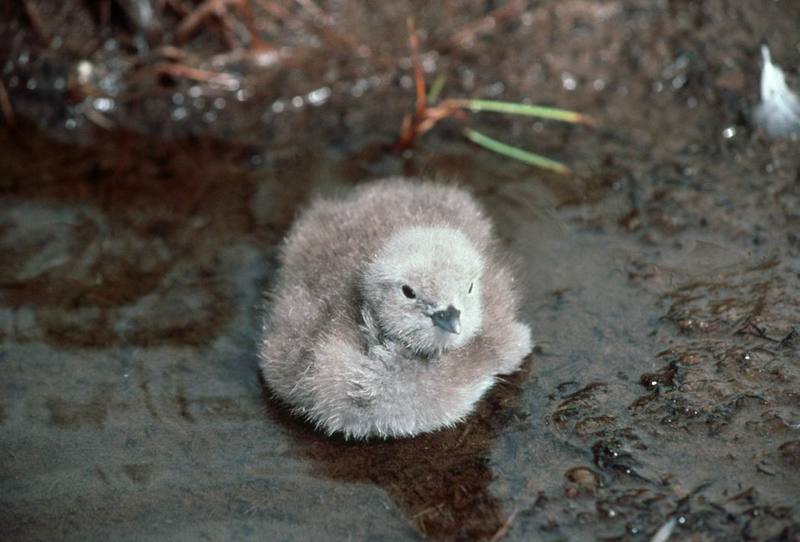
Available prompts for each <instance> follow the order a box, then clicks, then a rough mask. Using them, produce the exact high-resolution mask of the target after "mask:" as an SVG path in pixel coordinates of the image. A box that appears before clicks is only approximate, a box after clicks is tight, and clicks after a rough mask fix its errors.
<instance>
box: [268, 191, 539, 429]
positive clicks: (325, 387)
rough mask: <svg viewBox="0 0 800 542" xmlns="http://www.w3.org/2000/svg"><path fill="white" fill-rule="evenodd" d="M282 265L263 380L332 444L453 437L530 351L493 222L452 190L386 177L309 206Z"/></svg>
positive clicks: (295, 228)
mask: <svg viewBox="0 0 800 542" xmlns="http://www.w3.org/2000/svg"><path fill="white" fill-rule="evenodd" d="M282 264H283V266H282V269H281V271H280V273H279V275H278V278H277V283H276V285H275V294H274V296H273V298H272V300H271V304H270V306H269V315H268V318H267V321H266V324H265V337H264V342H263V345H262V348H261V352H260V353H261V368H262V370H263V372H264V377H265V379H266V381H267V383H268V385H269V387H270V388H271V389H272V391H273V392H274V393H275V394H276V395H277V396H278V397H279V398H280V399H282V400H284V401H285V402H287V403H288V404H289V405H291V406H292V407H293V410H294V412H296V413H298V414H300V415H302V416H304V417H306V418H308V419H309V420H311V421H312V422H314V423H316V424H317V426H318V427H321V428H323V429H324V430H325V431H327V432H328V433H335V432H341V433H343V434H344V435H345V436H346V437H357V438H358V437H367V436H371V435H379V436H383V437H387V436H393V437H394V436H408V435H415V434H418V433H423V432H426V431H432V430H435V429H438V428H440V427H443V426H450V425H453V424H455V423H456V422H458V421H459V420H461V419H463V418H464V417H465V416H466V415H467V414H469V413H470V411H471V410H472V408H473V406H474V405H475V403H476V401H477V400H478V399H479V398H480V397H481V395H483V393H484V392H485V391H486V390H487V389H488V388H489V387H490V386H491V385H492V383H493V382H494V381H495V376H496V375H498V374H507V373H511V372H514V371H515V370H516V369H517V368H518V367H519V365H520V363H521V362H522V358H523V357H525V356H526V355H527V354H528V353H529V352H530V351H531V338H530V330H529V329H528V327H526V326H525V325H523V324H521V323H519V322H517V321H516V320H515V312H516V306H515V300H514V296H513V293H512V288H511V286H512V282H513V279H512V278H511V276H510V275H509V273H508V271H507V270H506V269H505V268H504V267H503V266H502V265H500V263H499V262H498V261H497V256H496V255H495V253H494V247H493V241H492V238H491V224H490V223H489V221H488V220H487V219H486V217H484V216H483V213H482V212H481V210H480V208H479V207H478V205H477V204H476V202H475V201H474V200H473V199H472V197H471V196H469V195H468V194H467V193H466V192H464V191H462V190H459V189H457V188H453V187H447V186H442V185H436V184H431V183H420V182H413V181H408V180H403V179H399V178H395V179H387V180H383V181H378V182H374V183H371V184H369V185H367V186H365V187H363V188H360V189H357V190H356V191H355V193H354V194H352V195H351V196H350V197H349V198H347V199H344V200H339V201H331V200H323V199H320V200H317V201H316V202H314V203H313V204H312V205H311V207H310V208H309V209H308V210H307V211H306V212H305V213H304V214H303V215H302V216H301V217H300V218H299V219H298V220H297V222H296V223H295V225H294V226H293V228H292V230H291V232H290V233H289V236H288V238H287V239H286V243H285V246H284V247H283V252H282Z"/></svg>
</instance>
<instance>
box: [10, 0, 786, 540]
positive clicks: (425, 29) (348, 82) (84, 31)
mask: <svg viewBox="0 0 800 542" xmlns="http://www.w3.org/2000/svg"><path fill="white" fill-rule="evenodd" d="M12 4H16V3H12ZM28 4H30V2H29V3H28ZM33 4H35V5H36V6H38V8H37V9H38V10H39V12H40V13H39V14H40V16H41V20H42V21H45V23H47V22H48V21H53V20H54V19H53V18H54V17H60V19H55V20H56V22H57V23H58V24H54V25H52V26H47V25H45V26H44V29H43V30H42V28H39V29H38V30H37V29H36V28H35V25H32V23H31V20H32V18H31V16H30V13H28V14H26V13H24V12H23V10H22V8H21V7H20V6H16V5H13V6H12V5H6V6H5V7H4V8H0V10H2V11H3V14H2V15H3V17H0V20H2V21H3V22H2V23H0V39H1V40H2V42H1V43H2V44H1V45H0V52H2V53H3V55H4V59H3V68H2V69H3V72H2V81H3V83H4V87H5V88H6V90H7V93H8V96H9V99H10V103H11V104H12V105H13V108H14V113H15V123H14V125H13V126H10V125H9V119H8V118H6V119H5V120H4V122H3V131H2V134H0V191H2V200H0V254H2V259H1V260H0V340H1V341H2V343H0V538H2V539H3V540H56V539H58V540H106V539H109V538H112V539H119V540H141V539H155V538H169V539H177V540H197V539H209V540H221V539H230V540H255V539H259V540H262V539H266V540H306V539H312V538H313V539H354V540H362V539H371V540H383V539H389V540H406V539H417V538H420V537H424V538H431V539H463V540H467V539H491V538H493V537H494V538H496V539H497V538H504V539H507V540H534V539H541V540H565V539H570V540H581V539H583V540H592V539H607V540H650V539H651V538H652V537H653V536H654V535H656V533H657V532H658V533H659V534H661V535H666V534H669V535H670V537H671V538H670V539H674V540H738V539H747V540H751V539H752V540H800V504H798V503H800V308H798V307H800V152H798V142H797V141H791V140H790V141H777V140H769V139H767V138H766V137H765V136H764V135H763V134H761V133H760V132H759V131H758V129H757V128H756V127H755V126H753V123H752V121H751V116H750V111H751V109H752V107H753V106H754V105H755V104H756V103H757V101H758V73H759V69H760V64H759V58H760V57H759V47H760V45H761V44H762V43H767V44H768V45H769V46H770V48H771V50H772V57H773V59H774V60H775V61H776V62H777V63H778V64H779V65H781V66H784V67H785V68H786V69H787V71H788V72H789V74H790V75H792V74H795V75H796V74H797V71H796V69H797V67H798V66H800V30H798V29H799V28H800V26H799V24H800V3H797V2H793V1H789V0H783V1H774V2H756V1H752V2H747V1H746V2H740V1H737V0H729V1H723V0H708V1H700V2H684V1H678V0H676V1H665V0H664V1H662V0H658V1H656V0H653V1H633V0H617V1H614V0H609V1H603V2H590V1H579V0H566V1H560V2H557V1H553V2H547V1H538V2H537V1H534V2H528V3H526V2H510V3H509V4H508V5H506V4H505V3H502V2H497V3H495V2H463V3H455V2H447V3H444V4H441V5H433V6H431V5H428V4H427V3H425V2H396V3H395V2H392V3H385V4H382V5H381V7H380V8H378V7H375V6H374V5H373V6H372V7H368V6H367V3H366V2H355V1H345V2H323V1H320V2H319V3H318V4H313V3H312V4H313V5H317V7H318V8H319V9H320V10H321V11H322V15H320V14H317V15H316V18H313V17H312V19H313V21H316V22H315V23H314V24H313V25H312V24H311V23H307V21H308V20H311V19H308V17H306V19H303V18H302V16H303V12H297V19H296V20H299V21H301V23H302V24H295V25H292V24H289V23H291V22H292V21H293V20H295V19H292V18H291V17H288V18H287V19H285V20H283V21H282V24H278V23H274V24H273V23H269V24H266V23H265V26H264V33H265V35H266V36H267V37H268V38H270V39H271V40H272V44H273V45H275V44H280V46H281V47H280V49H279V51H280V54H279V55H277V56H274V55H273V56H270V55H269V54H265V58H264V59H262V60H263V62H262V63H261V64H259V63H257V62H252V61H248V62H244V61H242V62H240V61H238V60H236V59H234V60H230V59H228V60H226V62H230V63H229V64H225V70H224V71H226V72H229V73H233V74H236V81H237V82H236V84H232V83H231V84H229V83H230V81H227V82H225V83H224V84H222V85H220V84H217V85H212V84H208V83H207V82H204V83H202V84H201V83H198V82H192V81H188V80H186V79H185V78H181V77H172V78H171V77H164V76H163V74H162V76H159V77H155V76H152V74H150V75H148V73H147V72H146V70H144V72H145V73H144V75H142V74H141V73H140V74H139V75H137V77H133V78H131V77H132V76H131V72H132V69H133V68H132V67H131V65H132V60H131V59H132V58H135V57H137V56H138V57H141V56H142V55H145V56H146V54H145V53H142V52H141V50H142V48H143V47H144V46H142V45H141V43H140V42H137V41H136V40H135V39H134V40H133V41H132V40H131V39H130V36H132V35H133V36H136V35H137V33H138V34H141V31H140V30H138V31H137V30H136V27H135V25H132V24H131V23H130V20H128V21H127V22H126V18H125V13H124V12H121V11H120V10H118V9H117V8H114V11H112V12H111V18H110V19H109V20H108V21H107V25H106V26H102V25H100V23H99V22H98V17H99V16H98V14H97V13H94V14H93V13H91V12H90V13H88V14H87V13H84V12H85V11H86V10H85V8H81V9H78V8H77V7H76V8H75V9H70V10H68V12H65V11H64V9H63V8H59V7H58V6H59V5H61V3H60V2H54V3H48V2H45V1H42V2H33ZM65 4H69V2H67V3H65ZM101 4H102V3H101ZM301 4H302V5H305V6H306V8H305V9H308V6H309V5H312V4H308V3H307V2H302V3H301V2H298V5H301ZM81 5H83V4H81ZM113 5H114V6H116V5H117V4H113ZM120 5H122V3H121V4H120ZM295 9H299V8H295ZM82 10H83V11H82ZM493 10H494V11H493ZM409 13H413V14H414V15H415V17H416V20H417V26H418V28H419V30H420V36H421V38H422V49H423V59H424V62H425V67H426V71H427V72H428V73H427V77H428V78H429V79H433V78H434V77H435V74H437V73H444V74H447V76H448V78H447V84H446V86H445V90H444V94H445V95H446V96H448V97H464V96H470V97H490V98H495V99H506V100H515V101H516V100H529V101H531V102H535V103H543V104H554V105H559V106H562V107H568V108H572V109H576V110H579V111H582V112H585V113H588V114H591V115H593V116H594V117H596V118H597V120H598V125H597V127H595V128H593V129H591V128H587V127H571V126H564V125H557V124H552V123H543V122H536V121H533V120H531V119H508V118H503V117H497V116H492V115H489V114H483V115H480V116H474V117H471V119H470V120H469V122H470V124H471V125H472V126H474V127H476V128H480V129H481V130H482V131H484V132H486V133H488V134H490V135H493V136H495V137H498V138H501V139H505V140H506V141H510V142H512V143H514V144H516V145H519V146H522V147H525V148H528V149H534V150H537V151H538V152H542V153H544V154H547V155H548V156H550V157H553V158H556V159H559V160H562V161H564V162H565V163H568V164H569V165H570V166H572V167H573V168H574V170H575V175H574V176H572V177H562V176H557V175H554V174H548V173H544V172H542V171H538V170H535V169H531V168H529V167H527V166H524V165H522V164H519V163H515V162H512V161H510V160H508V159H505V158H502V157H500V156H497V155H493V154H491V153H489V152H488V151H483V150H481V149H478V148H476V147H474V146H472V145H471V144H470V143H468V142H467V141H465V140H464V139H463V138H462V137H461V135H460V132H459V126H460V124H459V123H458V122H456V121H448V122H446V123H444V124H442V125H440V126H438V127H436V128H435V129H434V130H433V131H431V132H430V133H428V134H426V135H425V136H423V137H422V138H421V139H420V140H419V141H418V142H417V145H416V147H415V148H414V149H413V150H412V151H410V152H406V153H404V154H400V155H398V154H395V153H393V152H392V151H391V149H389V148H388V147H389V145H390V144H391V143H392V141H393V140H394V139H395V138H396V137H397V134H398V131H399V127H400V122H401V119H402V116H403V114H404V113H405V112H407V111H411V110H412V108H413V100H414V97H413V89H412V80H411V78H410V69H409V65H410V63H409V56H408V49H407V43H406V39H407V34H406V27H405V18H406V16H407V15H408V14H409ZM331 14H334V15H335V16H334V17H333V18H330V16H331ZM101 15H102V14H101ZM312 15H313V14H312ZM129 19H130V17H129ZM303 21H306V22H305V23H304V22H303ZM172 24H175V21H173V23H172ZM40 26H41V25H40ZM131 28H133V30H131ZM212 30H213V29H207V28H201V29H200V30H199V31H198V35H197V36H195V37H193V38H192V39H191V40H187V41H186V42H185V43H184V44H183V47H184V48H185V49H190V50H192V51H193V53H192V54H196V55H201V54H207V55H211V54H217V55H219V54H222V55H224V54H226V51H229V49H230V46H229V44H227V45H226V44H225V43H224V42H223V43H220V40H219V39H218V38H217V37H216V36H217V34H214V33H213V32H212ZM87 36H90V38H87ZM56 38H58V40H56ZM153 39H157V38H153ZM137 43H138V45H137ZM137 48H138V49H139V50H138V52H137ZM144 48H145V49H146V47H144ZM85 59H89V60H90V62H91V66H92V72H91V73H90V74H89V75H88V76H87V78H86V80H84V83H85V85H84V87H82V89H79V90H80V92H77V94H76V90H75V86H74V84H75V82H74V77H76V75H75V74H76V73H79V72H76V71H75V70H79V68H78V66H79V63H80V62H81V60H85ZM206 67H209V66H206ZM209 69H213V66H210V67H209ZM134 71H135V70H134ZM140 71H141V70H140ZM84 72H85V70H84ZM70 74H71V75H70ZM790 79H791V78H790ZM87 81H88V82H87ZM790 82H792V83H797V78H796V77H795V78H793V79H791V81H790ZM226 85H228V86H226ZM86 86H88V87H91V88H92V89H95V90H96V89H98V88H99V89H101V90H102V92H100V93H99V94H91V93H87V92H86V88H85V87H86ZM795 88H800V87H797V86H796V87H795ZM109 96H112V98H108V97H109ZM104 99H111V102H107V101H103V100H104ZM98 100H99V101H98ZM98 114H99V116H98ZM398 173H404V174H415V175H428V176H440V177H441V178H446V179H450V178H458V179H461V180H462V181H463V182H464V183H465V184H466V185H467V186H468V187H470V188H471V189H472V190H473V191H474V192H475V193H476V194H477V195H478V197H479V199H480V200H481V201H482V202H483V203H484V204H485V206H486V207H487V209H488V210H489V212H490V214H491V215H492V217H493V218H494V219H495V221H496V223H497V227H498V232H499V234H500V235H501V236H502V238H503V240H504V242H505V244H506V245H507V247H508V250H509V251H511V252H513V253H514V254H516V255H517V256H518V257H519V259H520V278H521V279H522V280H521V282H522V285H523V289H524V292H525V302H524V306H523V318H524V320H525V321H527V322H529V323H530V325H531V326H532V328H533V330H534V334H535V337H536V339H537V342H538V347H537V349H536V351H535V353H534V355H533V356H532V357H531V359H530V361H529V362H528V363H526V365H525V369H524V371H522V372H521V373H519V374H517V375H515V376H514V377H512V378H509V379H508V380H507V381H506V382H504V383H502V384H500V385H498V386H497V387H496V388H495V389H494V391H493V392H492V393H491V394H490V395H489V396H488V397H487V398H486V399H485V400H484V401H483V402H482V403H481V405H480V408H479V409H478V411H477V413H476V414H475V415H474V416H473V417H472V418H470V419H469V420H468V421H467V422H466V423H464V424H463V425H461V426H459V427H457V428H455V429H452V430H448V431H442V432H439V433H435V434H431V435H426V436H422V437H419V438H415V439H408V440H401V441H388V442H370V443H352V442H351V443H347V442H342V441H339V440H336V439H329V438H326V437H324V436H321V435H319V434H317V433H315V432H314V431H313V430H312V429H311V428H310V427H308V426H306V425H305V424H303V423H302V422H299V421H297V420H295V419H293V418H291V417H290V416H288V415H287V414H286V412H285V410H284V409H283V408H282V407H281V405H279V404H276V403H275V402H273V401H272V400H271V399H270V398H269V397H268V395H267V394H266V393H265V392H264V390H263V387H262V384H261V382H260V381H259V377H258V373H257V357H256V351H255V344H256V341H257V339H258V333H259V315H260V313H261V310H262V307H261V304H262V301H261V300H262V292H263V291H264V290H265V289H267V288H269V286H270V281H271V277H272V276H273V271H274V269H275V247H276V244H277V243H278V242H279V240H280V239H281V237H282V235H283V233H284V232H285V231H286V228H287V227H288V225H289V224H290V223H291V220H292V217H293V215H294V213H295V212H296V211H297V209H298V208H300V207H301V206H302V204H303V202H304V201H306V200H307V199H308V198H309V197H310V196H311V195H313V194H317V193H319V192H324V193H333V192H336V191H339V190H342V189H346V188H347V187H350V186H353V185H356V184H360V183H367V182H370V180H371V179H374V178H378V177H380V176H384V175H389V174H398ZM659 530H660V531H659Z"/></svg>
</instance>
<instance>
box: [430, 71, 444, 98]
mask: <svg viewBox="0 0 800 542" xmlns="http://www.w3.org/2000/svg"><path fill="white" fill-rule="evenodd" d="M446 81H447V77H446V76H445V75H444V74H443V73H440V74H439V75H438V76H436V79H434V81H433V85H431V89H430V90H429V91H428V104H434V103H436V100H438V99H439V96H440V95H441V94H442V89H444V84H445V82H446Z"/></svg>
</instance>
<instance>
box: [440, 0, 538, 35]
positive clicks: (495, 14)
mask: <svg viewBox="0 0 800 542" xmlns="http://www.w3.org/2000/svg"><path fill="white" fill-rule="evenodd" d="M523 7H524V2H523V1H522V0H509V1H508V2H507V3H506V4H504V5H502V6H500V7H499V8H497V9H495V10H493V11H491V12H490V13H489V14H488V15H486V16H485V17H483V18H482V19H481V20H479V21H478V22H476V23H474V24H471V25H468V26H466V27H464V28H462V29H461V30H459V31H458V32H456V33H455V34H453V36H452V37H451V38H450V39H449V41H450V43H451V44H453V45H461V44H462V43H464V42H466V41H473V40H474V39H475V36H477V35H478V34H483V33H484V32H488V31H489V30H491V29H492V28H494V27H495V26H496V25H497V21H498V19H500V20H502V19H506V18H509V17H513V16H514V15H516V14H517V13H519V12H520V11H522V8H523Z"/></svg>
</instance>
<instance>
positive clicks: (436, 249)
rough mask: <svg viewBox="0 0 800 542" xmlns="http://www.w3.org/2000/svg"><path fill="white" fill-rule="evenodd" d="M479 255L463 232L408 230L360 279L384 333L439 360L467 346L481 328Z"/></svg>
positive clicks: (480, 262) (451, 230) (480, 260)
mask: <svg viewBox="0 0 800 542" xmlns="http://www.w3.org/2000/svg"><path fill="white" fill-rule="evenodd" d="M482 270H483V261H482V259H481V255H480V254H479V253H478V251H477V250H476V248H475V247H474V246H473V244H472V243H471V242H470V240H469V239H468V238H467V236H466V235H464V234H463V233H462V232H461V231H459V230H456V229H453V228H449V227H414V228H407V229H404V230H402V231H400V232H398V233H397V234H395V235H394V236H393V237H391V238H390V239H389V241H388V242H387V243H386V244H385V245H384V247H383V248H382V250H381V251H380V252H379V253H378V254H377V255H376V256H375V258H374V259H373V260H372V261H371V262H370V263H369V264H368V265H367V267H366V269H365V271H364V274H363V276H362V283H361V286H362V295H363V299H364V301H365V303H366V304H367V306H368V308H369V309H370V310H371V311H372V313H373V315H374V316H375V319H376V321H377V323H378V325H379V326H380V328H381V330H382V332H383V333H384V335H385V336H386V337H388V338H389V339H393V340H397V341H399V342H401V343H402V344H404V345H405V346H406V347H408V348H410V349H411V350H413V351H414V352H416V353H418V354H421V355H425V356H435V355H438V354H440V353H442V352H444V351H446V350H448V349H451V348H458V347H460V346H463V345H465V344H466V343H468V342H469V341H470V340H471V339H472V338H473V337H474V336H475V335H476V334H477V333H478V332H479V331H480V328H481V325H482V321H483V317H482V308H481V284H480V282H481V280H482Z"/></svg>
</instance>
